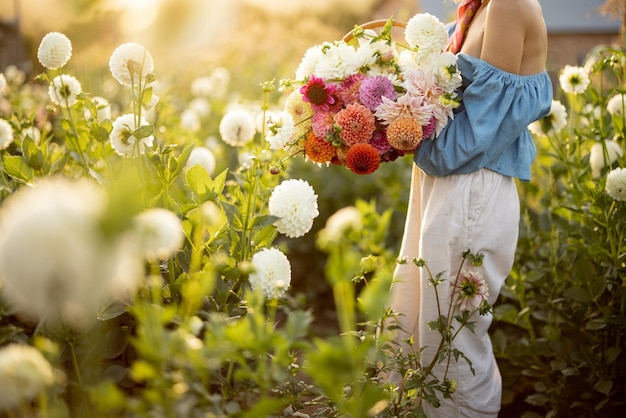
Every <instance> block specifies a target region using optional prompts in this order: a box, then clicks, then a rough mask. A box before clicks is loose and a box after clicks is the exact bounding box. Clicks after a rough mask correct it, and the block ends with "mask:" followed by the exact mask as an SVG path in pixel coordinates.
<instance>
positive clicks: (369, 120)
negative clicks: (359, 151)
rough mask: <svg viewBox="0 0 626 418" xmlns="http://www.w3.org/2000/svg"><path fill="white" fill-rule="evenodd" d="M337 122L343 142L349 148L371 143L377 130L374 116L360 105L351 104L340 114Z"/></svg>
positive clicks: (336, 116) (337, 115) (336, 117)
mask: <svg viewBox="0 0 626 418" xmlns="http://www.w3.org/2000/svg"><path fill="white" fill-rule="evenodd" d="M335 122H336V123H337V125H339V126H340V127H341V131H340V133H339V135H340V137H341V140H342V141H343V142H344V144H346V145H347V146H349V147H350V146H352V145H354V144H356V143H359V142H369V140H370V138H371V137H372V134H373V133H374V131H375V130H376V119H375V118H374V115H373V114H372V112H371V111H370V110H369V109H368V108H367V107H365V106H363V105H362V104H358V103H353V104H349V105H348V106H346V107H345V108H344V109H342V110H341V111H340V112H338V113H337V114H336V115H335Z"/></svg>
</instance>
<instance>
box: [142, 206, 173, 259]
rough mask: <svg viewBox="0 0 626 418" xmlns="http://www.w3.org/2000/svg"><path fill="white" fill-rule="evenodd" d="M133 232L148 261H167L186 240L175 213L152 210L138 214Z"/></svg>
mask: <svg viewBox="0 0 626 418" xmlns="http://www.w3.org/2000/svg"><path fill="white" fill-rule="evenodd" d="M133 230H134V232H135V234H136V236H137V238H138V240H139V248H140V251H142V252H143V253H144V256H145V257H146V259H148V260H154V261H156V260H165V259H167V258H169V257H171V256H172V255H173V254H174V253H175V252H176V251H178V250H179V249H180V248H181V247H182V245H183V240H184V239H185V234H184V231H183V226H182V222H181V220H180V218H178V216H176V214H174V213H173V212H171V211H169V210H167V209H162V208H152V209H148V210H145V211H143V212H141V213H140V214H138V215H137V216H136V217H135V219H134V227H133Z"/></svg>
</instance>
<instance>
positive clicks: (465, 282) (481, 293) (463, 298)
mask: <svg viewBox="0 0 626 418" xmlns="http://www.w3.org/2000/svg"><path fill="white" fill-rule="evenodd" d="M450 292H451V297H452V300H453V302H454V303H456V304H457V305H458V306H459V309H460V310H461V311H471V310H475V309H478V308H479V307H480V305H481V304H482V303H483V301H486V300H487V298H488V297H489V289H488V288H487V283H486V282H485V280H484V279H483V276H482V274H480V273H479V272H477V271H467V270H463V271H462V272H461V274H460V275H459V277H458V278H457V279H456V281H455V282H454V283H453V285H452V286H451V287H450Z"/></svg>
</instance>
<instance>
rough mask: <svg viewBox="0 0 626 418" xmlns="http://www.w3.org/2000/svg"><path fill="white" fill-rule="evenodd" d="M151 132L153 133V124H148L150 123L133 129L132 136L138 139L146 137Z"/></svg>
mask: <svg viewBox="0 0 626 418" xmlns="http://www.w3.org/2000/svg"><path fill="white" fill-rule="evenodd" d="M153 133H154V125H152V124H150V125H144V126H140V127H139V128H137V129H135V130H134V131H133V136H134V137H135V138H137V139H138V140H139V139H143V138H147V137H149V136H150V135H152V134H153Z"/></svg>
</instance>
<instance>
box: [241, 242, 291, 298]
mask: <svg viewBox="0 0 626 418" xmlns="http://www.w3.org/2000/svg"><path fill="white" fill-rule="evenodd" d="M252 267H253V268H254V271H253V272H252V273H250V277H249V281H250V286H251V287H252V290H254V291H255V292H261V294H263V296H264V297H265V298H266V299H279V298H281V297H282V296H283V295H284V294H285V292H286V291H287V289H288V288H289V285H290V284H291V264H290V263H289V259H288V258H287V256H286V255H285V254H283V253H282V252H281V251H280V250H278V249H277V248H265V249H262V250H261V251H259V252H258V253H256V254H254V256H253V257H252Z"/></svg>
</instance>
